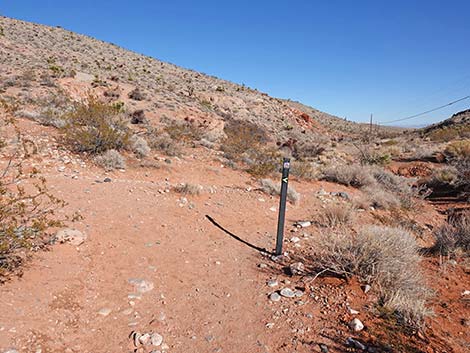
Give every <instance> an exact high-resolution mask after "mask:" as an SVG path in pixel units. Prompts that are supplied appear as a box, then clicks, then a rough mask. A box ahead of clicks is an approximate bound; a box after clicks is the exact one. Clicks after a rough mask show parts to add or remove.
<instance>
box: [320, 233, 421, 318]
mask: <svg viewBox="0 0 470 353" xmlns="http://www.w3.org/2000/svg"><path fill="white" fill-rule="evenodd" d="M316 242H317V244H316V245H315V246H314V249H315V253H314V254H312V257H311V259H312V264H313V267H314V268H315V269H316V271H322V270H323V271H330V272H333V273H335V274H337V275H342V276H345V277H351V276H356V277H357V278H358V279H359V280H360V281H361V282H363V283H367V284H371V285H372V286H373V287H375V288H377V291H378V293H379V296H380V304H382V305H383V306H384V307H386V308H388V309H390V310H392V311H394V312H395V313H396V315H397V317H398V318H399V319H400V320H403V321H404V322H406V323H408V324H412V325H420V324H421V323H422V320H423V318H424V317H425V316H426V315H427V314H428V311H427V309H426V306H425V302H426V298H427V297H428V290H427V289H426V287H425V285H424V279H423V276H422V273H421V270H420V256H419V254H418V248H417V245H416V242H415V240H414V238H413V237H412V236H411V235H410V234H409V233H408V232H407V231H405V230H403V229H400V228H389V227H382V226H368V227H364V228H362V229H361V230H360V231H359V232H358V233H357V234H356V235H354V234H352V233H349V232H345V231H344V230H343V231H342V232H340V233H331V232H329V233H324V234H322V235H320V236H319V237H318V238H317V240H316Z"/></svg>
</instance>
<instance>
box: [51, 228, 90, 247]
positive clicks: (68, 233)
mask: <svg viewBox="0 0 470 353" xmlns="http://www.w3.org/2000/svg"><path fill="white" fill-rule="evenodd" d="M56 239H57V241H59V242H60V243H65V242H68V243H70V244H72V245H73V246H80V245H82V244H83V242H84V241H85V240H86V239H87V236H86V234H84V233H82V232H80V231H79V230H77V229H71V228H66V229H61V230H59V231H58V232H57V233H56Z"/></svg>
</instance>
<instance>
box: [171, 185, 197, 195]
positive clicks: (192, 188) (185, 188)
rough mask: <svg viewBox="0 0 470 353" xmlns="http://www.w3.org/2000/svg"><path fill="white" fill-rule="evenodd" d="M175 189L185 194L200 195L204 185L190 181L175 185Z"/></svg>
mask: <svg viewBox="0 0 470 353" xmlns="http://www.w3.org/2000/svg"><path fill="white" fill-rule="evenodd" d="M173 190H174V191H175V192H177V193H179V194H183V195H199V194H200V193H201V191H202V186H200V185H196V184H190V183H183V184H180V185H177V186H175V187H174V188H173Z"/></svg>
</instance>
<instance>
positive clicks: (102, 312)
mask: <svg viewBox="0 0 470 353" xmlns="http://www.w3.org/2000/svg"><path fill="white" fill-rule="evenodd" d="M111 312H112V310H111V309H110V308H102V309H100V311H98V314H99V315H101V316H108V315H109V314H111Z"/></svg>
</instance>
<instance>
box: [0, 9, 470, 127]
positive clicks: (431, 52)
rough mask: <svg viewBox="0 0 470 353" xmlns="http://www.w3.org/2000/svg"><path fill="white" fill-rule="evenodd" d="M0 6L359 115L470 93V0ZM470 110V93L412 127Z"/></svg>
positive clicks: (389, 114)
mask: <svg viewBox="0 0 470 353" xmlns="http://www.w3.org/2000/svg"><path fill="white" fill-rule="evenodd" d="M0 13H1V14H3V15H5V16H9V17H14V18H18V19H23V20H27V21H33V22H37V23H42V24H47V25H53V26H56V25H60V26H62V27H64V28H66V29H69V30H72V31H75V32H79V33H83V34H87V35H90V36H93V37H96V38H99V39H102V40H105V41H109V42H113V43H116V44H118V45H121V46H123V47H125V48H128V49H132V50H134V51H137V52H141V53H144V54H147V55H150V56H153V57H155V58H158V59H161V60H164V61H168V62H172V63H174V64H177V65H180V66H183V67H187V68H191V69H195V70H198V71H202V72H205V73H208V74H211V75H215V76H218V77H220V78H224V79H228V80H231V81H234V82H238V83H245V84H246V85H248V86H250V87H253V88H258V89H259V90H261V91H264V92H267V93H269V94H271V95H273V96H277V97H283V98H291V99H295V100H299V101H302V102H304V103H306V104H309V105H311V106H313V107H316V108H319V109H321V110H324V111H326V112H329V113H332V114H336V115H338V116H341V117H345V116H346V117H348V118H349V119H351V120H356V121H367V120H368V119H369V114H370V113H372V112H373V113H374V116H375V117H376V118H377V120H381V121H385V120H390V119H396V118H401V117H404V116H408V115H412V114H414V113H419V112H421V111H425V110H427V109H431V108H434V107H436V106H439V105H443V104H446V103H448V102H450V101H452V100H455V99H458V98H460V97H463V96H466V95H470V67H469V66H470V21H469V18H470V17H469V16H470V1H468V0H447V1H443V0H442V1H436V0H421V1H418V0H394V1H379V0H374V1H372V0H363V1H361V0H328V1H325V0H324V1H320V0H318V1H314V0H303V1H296V0H290V1H287V0H283V1H277V0H270V1H264V0H261V1H260V0H258V1H256V0H251V1H246V0H237V1H230V2H229V1H223V0H219V1H207V0H206V1H204V0H201V1H189V0H187V1H185V0H166V1H155V0H153V1H151V0H133V1H123V0H113V1H105V0H104V1H102V0H93V1H90V0H80V1H79V0H70V1H64V0H56V1H54V0H41V1H38V0H3V1H1V2H0ZM467 108H470V100H467V101H463V102H461V103H459V104H456V105H454V106H452V107H449V108H447V109H444V110H441V111H439V112H437V113H433V114H430V115H427V116H425V117H422V118H419V119H415V120H410V121H408V122H406V123H407V124H413V125H415V124H416V125H419V124H423V123H425V122H433V121H437V120H440V119H443V118H446V117H447V116H448V115H450V114H452V113H453V112H456V111H458V110H462V109H467Z"/></svg>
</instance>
